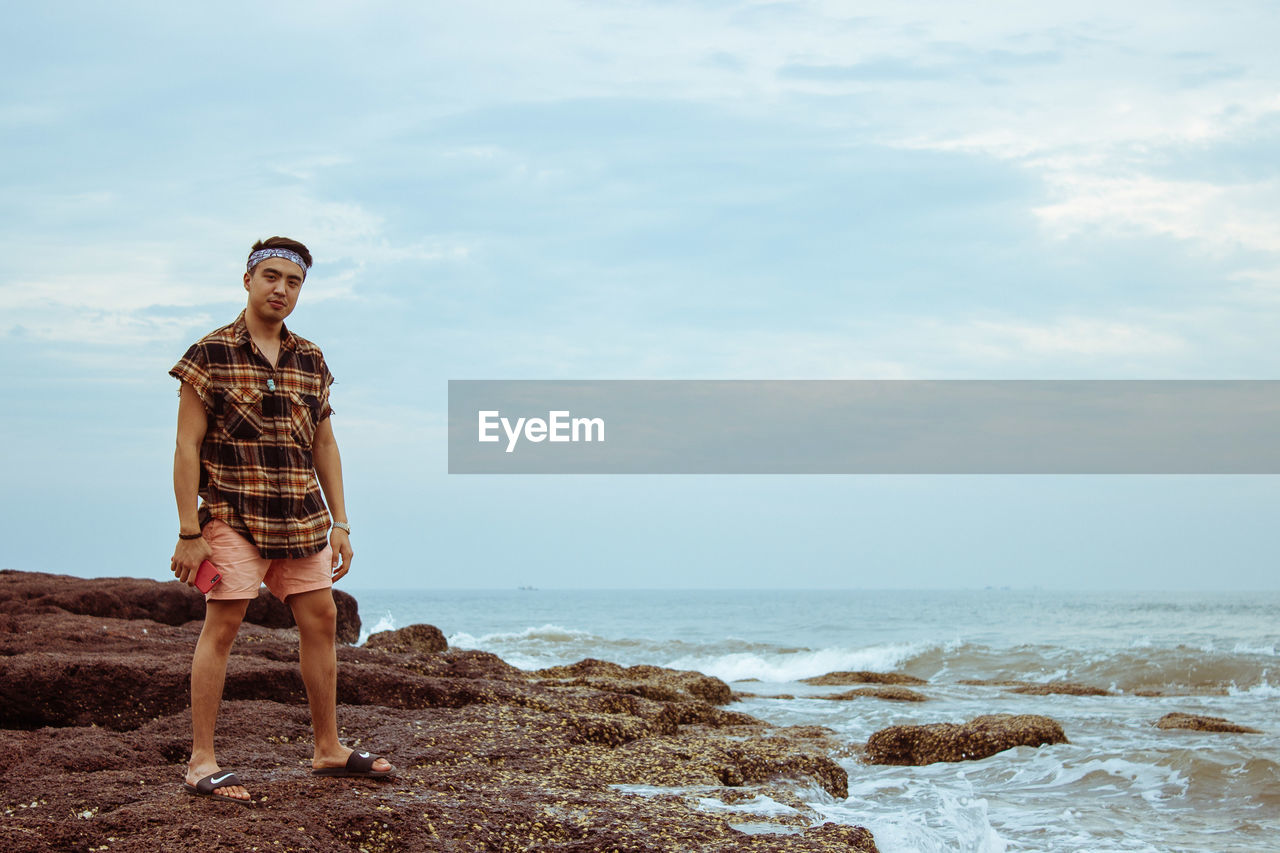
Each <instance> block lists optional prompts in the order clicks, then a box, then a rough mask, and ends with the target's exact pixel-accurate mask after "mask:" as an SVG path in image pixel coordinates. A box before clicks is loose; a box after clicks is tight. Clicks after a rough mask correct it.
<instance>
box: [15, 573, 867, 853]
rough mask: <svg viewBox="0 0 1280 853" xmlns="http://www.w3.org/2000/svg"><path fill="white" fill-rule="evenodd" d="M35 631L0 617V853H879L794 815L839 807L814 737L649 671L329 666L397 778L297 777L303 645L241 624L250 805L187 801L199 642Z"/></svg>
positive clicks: (593, 665)
mask: <svg viewBox="0 0 1280 853" xmlns="http://www.w3.org/2000/svg"><path fill="white" fill-rule="evenodd" d="M81 583H85V584H87V585H92V583H93V582H81ZM8 600H10V601H12V600H14V599H12V598H10V599H8ZM47 600H48V599H47V598H46V602H47ZM39 610H40V607H39V606H37V607H34V608H33V607H26V608H23V607H15V608H11V609H6V610H4V611H0V725H3V726H4V727H5V729H7V730H6V731H4V733H3V737H4V740H5V745H6V748H5V750H3V751H0V850H4V851H6V853H9V851H15V853H28V852H29V853H35V851H64V850H87V849H102V848H104V847H106V848H107V849H110V850H112V851H125V853H130V851H134V853H141V851H146V853H151V851H155V850H173V851H186V850H201V851H204V850H209V849H232V850H250V849H253V848H255V847H257V848H258V849H265V848H263V839H264V838H265V839H276V840H280V841H281V842H282V845H283V847H282V848H281V849H295V850H308V851H357V850H361V849H364V850H370V851H375V850H381V851H385V850H414V851H417V850H422V851H437V850H438V851H467V852H468V853H469V851H475V850H537V851H552V852H553V853H554V851H565V853H568V851H577V853H587V851H601V850H619V851H622V850H636V851H640V850H643V851H658V850H698V851H707V853H728V851H760V853H765V852H766V851H779V853H790V851H796V853H799V851H824V850H862V851H874V850H875V844H874V840H873V839H872V838H871V835H870V833H868V832H866V830H863V829H861V828H859V827H852V826H842V825H834V824H826V825H818V824H819V823H820V821H821V820H822V816H821V815H820V814H819V813H817V812H815V811H814V810H813V809H811V808H810V807H809V806H808V805H807V802H808V801H809V800H811V799H812V797H811V795H810V794H809V793H807V792H808V791H810V790H811V789H812V788H813V787H814V786H817V787H821V788H822V789H823V790H825V791H826V792H827V793H828V794H829V795H830V796H832V797H836V798H843V797H845V796H847V788H848V777H847V774H846V773H845V771H844V769H843V768H842V767H841V766H840V765H839V764H838V763H837V762H836V761H835V760H833V759H832V758H831V757H830V752H829V750H830V748H831V746H832V744H836V743H838V742H839V741H838V738H836V737H835V736H834V735H833V734H832V733H831V732H829V731H828V730H825V729H821V728H819V727H806V728H805V729H786V728H780V729H775V728H773V727H771V726H768V725H766V724H764V723H762V722H760V721H759V720H755V719H753V718H751V717H748V716H747V715H745V714H739V713H734V712H731V711H727V710H725V709H724V708H721V707H718V706H717V705H715V704H713V702H712V700H716V699H721V698H724V696H725V692H726V690H727V688H726V690H722V689H721V688H722V687H724V685H723V682H719V681H717V680H716V679H707V678H706V677H705V676H701V675H699V674H697V673H681V672H672V671H669V670H661V669H659V668H657V667H630V668H623V667H618V666H616V665H614V664H606V663H604V662H600V661H584V662H582V663H581V664H577V665H574V666H573V667H565V668H558V670H559V672H556V673H555V674H552V675H548V674H547V673H539V674H537V675H530V674H528V673H525V672H523V671H521V670H518V669H516V668H515V667H512V666H510V665H508V664H506V663H505V662H504V661H502V660H501V659H500V658H498V657H496V656H494V655H491V654H488V653H486V652H478V651H459V650H456V649H452V650H448V649H447V650H444V651H441V652H435V653H431V654H422V653H420V652H419V651H416V650H414V649H412V648H410V647H409V646H408V645H407V644H406V645H405V646H403V647H401V646H398V645H395V644H391V645H389V646H387V647H384V648H357V647H351V646H340V647H339V649H338V655H339V660H340V663H339V685H338V693H339V697H338V698H339V702H340V703H341V704H340V705H339V708H338V716H339V724H340V726H341V729H342V732H343V737H344V738H345V739H346V742H347V743H348V744H349V745H351V746H356V747H360V748H364V749H370V750H374V751H377V752H379V753H382V754H385V755H387V756H388V757H389V758H390V759H391V760H392V761H393V762H394V763H395V764H396V765H397V766H398V768H399V776H398V777H397V778H396V780H395V781H394V782H392V783H389V784H377V783H373V782H370V781H366V780H342V779H321V778H317V777H314V776H312V775H311V774H310V772H309V771H310V764H309V761H310V756H311V734H310V716H309V713H308V710H307V707H306V703H305V698H304V697H305V693H304V691H303V690H302V685H301V680H300V678H299V677H298V674H297V632H296V630H290V629H269V628H264V627H261V626H257V625H245V626H243V628H242V630H241V635H240V637H239V639H238V640H237V642H236V644H235V646H234V647H233V649H232V655H231V659H230V661H229V664H228V676H227V694H226V695H227V700H226V701H225V702H224V703H223V706H222V711H221V714H220V717H219V732H220V741H219V747H220V753H219V758H220V760H221V761H222V762H223V765H224V767H226V768H228V769H235V770H236V771H237V772H238V773H239V775H240V776H241V778H242V779H244V780H245V782H246V783H247V785H248V786H249V788H250V790H251V791H252V792H253V794H254V796H255V799H256V806H255V808H254V809H252V810H247V809H240V808H234V807H229V806H228V805H226V804H219V803H213V802H209V801H207V800H198V799H195V798H192V797H189V796H185V795H183V794H182V793H181V789H180V783H181V779H182V767H183V762H184V761H185V760H186V757H187V752H188V750H189V749H190V721H189V713H188V710H187V691H188V678H189V668H190V659H191V651H192V648H193V647H194V645H195V641H196V638H197V636H198V634H199V630H200V624H199V623H198V622H188V623H186V624H178V625H169V624H164V623H162V622H159V621H155V620H151V619H122V618H113V617H106V616H101V615H88V614H77V613H72V612H68V611H67V610H66V609H65V608H63V607H61V606H49V607H48V608H47V610H44V612H39ZM402 648H404V649H407V650H400V649H402ZM557 675H563V676H564V677H563V678H561V677H556V676H557ZM579 680H582V681H583V682H584V683H573V682H577V681H579ZM646 685H647V686H648V687H652V688H654V690H652V691H648V690H638V689H637V687H638V686H639V687H645V686H646ZM645 693H649V695H645ZM654 697H659V698H654ZM231 733H235V736H234V737H233V736H232V734H231ZM619 786H621V787H619ZM627 786H632V787H634V788H639V789H643V790H644V791H646V792H649V793H648V794H646V795H637V794H635V793H629V792H628V790H627ZM710 789H714V790H721V791H724V790H733V791H736V792H740V793H736V794H732V795H726V798H724V799H722V802H726V803H729V802H750V801H751V800H753V799H754V798H756V797H758V796H768V797H771V798H772V799H775V800H777V801H778V802H786V803H788V804H790V805H791V806H792V807H793V808H796V809H797V814H798V815H799V816H800V817H799V818H797V820H796V822H795V823H796V826H795V827H791V828H792V829H794V828H798V826H807V827H808V828H806V829H804V831H803V832H799V833H794V834H786V835H781V834H762V835H748V834H745V833H743V832H739V831H737V830H735V829H733V828H732V827H731V826H730V825H729V824H730V821H731V819H732V813H731V812H729V813H728V814H726V812H725V811H723V810H721V811H717V812H710V811H708V810H706V809H704V808H702V807H701V800H702V795H701V794H700V793H699V792H702V791H705V790H710Z"/></svg>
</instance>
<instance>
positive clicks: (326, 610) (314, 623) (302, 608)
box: [289, 589, 338, 631]
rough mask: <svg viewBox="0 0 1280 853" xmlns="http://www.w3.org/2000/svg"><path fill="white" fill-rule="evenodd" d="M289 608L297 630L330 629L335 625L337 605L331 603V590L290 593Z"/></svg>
mask: <svg viewBox="0 0 1280 853" xmlns="http://www.w3.org/2000/svg"><path fill="white" fill-rule="evenodd" d="M289 609H290V610H292V611H293V621H295V622H297V623H298V629H299V630H302V631H307V630H320V631H332V630H334V629H335V627H336V625H337V621H338V606H337V605H336V604H334V603H333V591H332V590H330V589H316V590H312V591H311V592H300V593H296V594H294V595H291V596H289Z"/></svg>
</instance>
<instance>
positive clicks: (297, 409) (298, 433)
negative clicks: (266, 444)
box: [289, 391, 320, 448]
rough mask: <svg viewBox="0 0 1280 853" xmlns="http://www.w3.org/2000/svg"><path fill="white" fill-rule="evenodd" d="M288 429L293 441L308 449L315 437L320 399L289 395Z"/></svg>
mask: <svg viewBox="0 0 1280 853" xmlns="http://www.w3.org/2000/svg"><path fill="white" fill-rule="evenodd" d="M289 416H290V423H289V426H290V429H291V430H292V431H293V440H294V441H296V442H297V443H298V444H299V445H300V446H302V447H306V448H310V447H311V442H312V441H313V440H315V437H316V425H317V424H318V423H319V417H320V398H319V397H317V396H316V395H315V394H299V393H297V392H296V391H291V392H290V393H289Z"/></svg>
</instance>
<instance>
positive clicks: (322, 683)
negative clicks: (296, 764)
mask: <svg viewBox="0 0 1280 853" xmlns="http://www.w3.org/2000/svg"><path fill="white" fill-rule="evenodd" d="M289 607H290V609H292V610H293V620H294V621H295V622H297V623H298V635H299V638H300V644H299V647H298V660H299V663H300V664H301V666H302V683H303V684H305V685H306V687H307V704H309V705H310V706H311V728H312V731H314V733H315V741H316V748H315V754H314V756H313V757H312V759H311V766H312V767H313V768H316V769H319V768H321V767H343V766H345V765H346V763H347V756H349V755H351V750H350V749H348V748H347V747H345V746H343V745H342V743H341V742H340V741H339V740H338V707H337V703H338V653H337V649H336V646H335V643H336V642H337V633H338V608H337V607H336V606H335V605H334V603H333V590H331V589H327V588H326V589H315V590H312V591H310V592H299V593H295V594H294V595H291V596H289ZM373 769H374V770H390V769H391V763H390V762H388V761H387V760H386V759H384V758H379V759H378V760H377V761H375V762H374V763H373Z"/></svg>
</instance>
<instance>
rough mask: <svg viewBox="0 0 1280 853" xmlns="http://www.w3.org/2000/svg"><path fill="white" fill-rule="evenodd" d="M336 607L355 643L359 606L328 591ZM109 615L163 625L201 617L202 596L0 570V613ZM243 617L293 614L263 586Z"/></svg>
mask: <svg viewBox="0 0 1280 853" xmlns="http://www.w3.org/2000/svg"><path fill="white" fill-rule="evenodd" d="M333 601H334V603H335V604H336V605H337V607H338V639H339V640H341V641H342V642H344V643H354V642H355V641H356V640H357V639H359V637H360V610H359V607H358V605H357V604H356V600H355V599H354V598H352V597H351V596H350V595H348V594H347V593H345V592H343V591H342V590H339V589H335V590H334V591H333ZM57 611H63V612H66V613H76V614H79V615H81V616H104V617H107V618H110V619H150V620H152V621H154V622H161V623H163V624H165V625H183V624H185V623H187V622H192V621H203V620H204V596H203V595H201V594H200V593H199V592H198V591H197V590H196V589H195V588H194V587H191V586H188V585H187V584H184V583H180V582H178V581H176V580H173V581H168V582H165V583H162V582H160V581H153V580H145V579H142V578H95V579H94V580H92V581H86V580H85V579H83V578H75V577H71V576H69V575H51V574H45V573H44V572H18V571H13V570H12V569H5V570H3V571H0V613H9V614H14V615H17V614H22V613H54V612H57ZM244 618H245V621H246V622H248V623H250V624H254V625H262V626H263V627H266V628H291V627H293V626H294V621H293V613H292V611H290V610H289V607H288V605H286V604H285V603H284V602H282V601H280V600H279V599H277V598H276V597H275V596H273V595H271V594H270V593H269V592H268V591H267V589H266V587H262V588H261V589H260V590H259V594H258V597H257V598H255V599H253V601H251V602H249V609H248V610H247V611H246V612H245V617H244Z"/></svg>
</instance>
